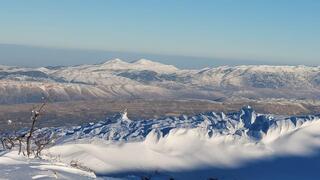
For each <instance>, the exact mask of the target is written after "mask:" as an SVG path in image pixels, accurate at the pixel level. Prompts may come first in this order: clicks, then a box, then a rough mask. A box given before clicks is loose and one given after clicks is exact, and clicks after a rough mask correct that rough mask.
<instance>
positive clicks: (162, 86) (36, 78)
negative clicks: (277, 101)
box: [0, 59, 320, 103]
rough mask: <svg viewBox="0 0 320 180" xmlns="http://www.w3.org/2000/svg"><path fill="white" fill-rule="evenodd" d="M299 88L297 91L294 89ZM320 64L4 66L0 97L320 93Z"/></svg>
mask: <svg viewBox="0 0 320 180" xmlns="http://www.w3.org/2000/svg"><path fill="white" fill-rule="evenodd" d="M292 90H294V91H292ZM319 94H320V67H307V66H264V65H257V66H245V65H244V66H235V67H232V66H221V67H214V68H205V69H197V70H186V69H178V68H176V67H174V66H172V65H165V64H161V63H158V62H153V61H150V60H146V59H141V60H138V61H135V62H132V63H128V62H125V61H122V60H120V59H114V60H110V61H107V62H105V63H101V64H95V65H79V66H71V67H42V68H21V67H7V66H0V103H21V102H35V101H39V100H40V99H41V97H42V96H44V95H45V96H49V95H50V97H51V99H52V100H55V101H66V100H88V99H95V98H110V99H116V98H117V99H119V98H123V99H128V98H131V99H132V98H175V99H190V98H196V99H210V100H216V99H220V100H221V99H224V98H231V97H232V98H239V97H242V98H251V99H258V98H288V99H297V97H299V98H301V99H320V97H319Z"/></svg>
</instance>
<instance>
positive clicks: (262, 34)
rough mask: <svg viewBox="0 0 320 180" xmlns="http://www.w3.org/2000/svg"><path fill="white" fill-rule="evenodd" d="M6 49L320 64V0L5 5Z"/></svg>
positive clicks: (19, 0)
mask: <svg viewBox="0 0 320 180" xmlns="http://www.w3.org/2000/svg"><path fill="white" fill-rule="evenodd" d="M0 44H17V45H19V44H22V45H34V46H39V47H58V48H74V49H89V50H103V51H122V52H138V53H151V54H159V55H183V56H195V57H205V58H222V59H223V58H225V59H238V60H239V61H241V60H243V59H247V60H254V61H257V62H259V61H261V62H269V63H273V62H274V63H277V62H280V61H281V62H283V63H287V64H304V63H306V64H314V65H320V1H319V0H219V1H218V0H198V1H197V0H0ZM0 56H1V55H0ZM0 59H1V57H0ZM188 61H191V60H190V59H189V60H188ZM0 63H1V62H0ZM186 63H188V62H186ZM193 63H194V62H193Z"/></svg>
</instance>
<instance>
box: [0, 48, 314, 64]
mask: <svg viewBox="0 0 320 180" xmlns="http://www.w3.org/2000/svg"><path fill="white" fill-rule="evenodd" d="M115 58H120V59H121V60H124V61H127V62H132V61H135V60H138V59H142V58H145V59H149V60H152V61H157V62H160V63H164V64H170V65H174V66H176V67H178V68H186V69H193V68H205V67H217V66H223V65H230V66H236V65H293V66H295V65H307V66H319V65H320V64H319V63H303V64H302V63H297V62H292V63H283V62H279V61H270V60H267V59H266V60H263V61H261V60H252V59H226V58H218V57H217V58H210V57H192V56H179V55H161V54H152V53H138V52H120V51H118V52H117V51H102V50H88V49H77V48H57V47H39V46H31V45H17V44H1V43H0V65H7V66H20V67H45V66H73V65H80V64H97V63H102V62H105V61H108V60H111V59H115ZM186 61H187V62H188V63H185V62H186Z"/></svg>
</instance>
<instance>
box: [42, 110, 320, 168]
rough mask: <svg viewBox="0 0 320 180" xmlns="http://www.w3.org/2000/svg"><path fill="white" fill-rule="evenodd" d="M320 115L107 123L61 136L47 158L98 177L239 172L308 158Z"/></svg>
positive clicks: (247, 113)
mask: <svg viewBox="0 0 320 180" xmlns="http://www.w3.org/2000/svg"><path fill="white" fill-rule="evenodd" d="M319 120H320V119H319V117H318V116H300V117H285V116H272V115H264V114H257V113H255V112H254V110H253V109H252V108H251V107H249V106H248V107H244V108H243V109H241V110H240V111H239V112H236V113H230V114H223V113H214V112H209V113H203V114H199V115H197V116H190V117H187V116H181V117H166V118H162V119H152V120H141V121H128V119H127V116H125V114H123V113H122V114H119V115H116V116H114V117H112V118H108V119H106V120H105V121H101V122H98V123H90V124H87V125H84V126H79V127H74V128H72V129H66V130H63V131H61V132H62V134H63V136H62V137H63V138H62V139H63V140H62V143H61V144H60V145H57V146H54V147H52V148H50V149H49V150H48V151H47V153H48V154H50V155H51V156H53V157H54V156H58V155H59V156H60V157H61V159H62V161H63V162H66V163H67V162H70V161H71V160H74V159H76V160H79V161H80V162H82V163H83V164H85V166H87V167H89V168H90V169H93V170H94V171H95V172H96V173H97V174H113V173H121V172H130V171H183V170H188V169H194V168H201V167H219V168H235V167H239V166H240V167H241V166H243V165H245V164H247V163H250V162H253V161H256V160H259V159H266V158H276V157H281V156H308V155H312V154H313V153H315V152H317V148H319V147H320V141H319V139H318V138H317V137H318V136H320V121H319Z"/></svg>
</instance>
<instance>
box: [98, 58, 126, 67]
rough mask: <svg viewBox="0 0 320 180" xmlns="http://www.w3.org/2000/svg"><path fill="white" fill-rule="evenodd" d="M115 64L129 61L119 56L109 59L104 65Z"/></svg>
mask: <svg viewBox="0 0 320 180" xmlns="http://www.w3.org/2000/svg"><path fill="white" fill-rule="evenodd" d="M114 64H128V63H127V62H125V61H123V60H121V59H119V58H115V59H111V60H107V61H106V62H104V63H103V65H114Z"/></svg>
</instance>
